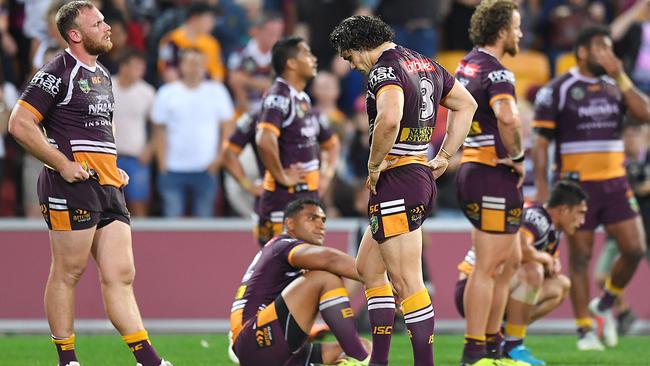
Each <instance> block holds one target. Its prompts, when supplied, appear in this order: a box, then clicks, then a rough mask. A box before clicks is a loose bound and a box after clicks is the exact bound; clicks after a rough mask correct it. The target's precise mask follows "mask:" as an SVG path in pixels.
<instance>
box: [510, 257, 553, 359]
mask: <svg viewBox="0 0 650 366" xmlns="http://www.w3.org/2000/svg"><path fill="white" fill-rule="evenodd" d="M543 281H544V268H543V266H542V264H541V263H538V262H528V263H524V264H522V266H521V268H520V269H519V270H518V271H517V284H516V287H515V288H513V289H512V292H510V294H509V300H508V307H507V312H508V318H507V321H506V344H505V352H506V353H507V354H510V351H511V350H513V349H514V348H516V347H518V346H520V345H522V344H523V343H524V338H526V328H527V326H528V324H529V322H530V316H531V313H532V311H533V308H534V305H535V302H536V300H537V297H538V295H539V290H540V288H541V287H542V283H543Z"/></svg>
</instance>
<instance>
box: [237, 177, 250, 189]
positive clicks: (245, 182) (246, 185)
mask: <svg viewBox="0 0 650 366" xmlns="http://www.w3.org/2000/svg"><path fill="white" fill-rule="evenodd" d="M238 182H239V185H241V186H242V188H244V189H246V190H248V189H250V188H251V187H253V182H251V180H250V179H248V178H246V177H242V178H241V179H239V181H238Z"/></svg>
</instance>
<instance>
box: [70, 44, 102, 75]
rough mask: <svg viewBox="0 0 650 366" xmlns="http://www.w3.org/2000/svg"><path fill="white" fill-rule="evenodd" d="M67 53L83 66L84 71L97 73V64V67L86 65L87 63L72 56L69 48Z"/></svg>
mask: <svg viewBox="0 0 650 366" xmlns="http://www.w3.org/2000/svg"><path fill="white" fill-rule="evenodd" d="M65 52H67V53H68V54H69V55H70V56H72V58H74V59H75V60H76V61H77V63H79V65H81V66H83V67H84V69H87V70H88V71H90V72H95V70H97V65H96V64H95V66H90V65H86V64H85V63H83V62H81V60H79V59H78V58H77V57H75V55H73V54H72V52H71V51H70V49H69V48H66V49H65Z"/></svg>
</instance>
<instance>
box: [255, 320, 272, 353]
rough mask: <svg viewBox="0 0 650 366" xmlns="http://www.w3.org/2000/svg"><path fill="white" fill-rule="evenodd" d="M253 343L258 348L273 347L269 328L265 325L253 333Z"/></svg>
mask: <svg viewBox="0 0 650 366" xmlns="http://www.w3.org/2000/svg"><path fill="white" fill-rule="evenodd" d="M255 341H256V342H257V347H258V348H266V347H271V346H272V345H273V332H272V331H271V326H270V325H267V326H265V327H263V328H261V329H258V330H256V331H255Z"/></svg>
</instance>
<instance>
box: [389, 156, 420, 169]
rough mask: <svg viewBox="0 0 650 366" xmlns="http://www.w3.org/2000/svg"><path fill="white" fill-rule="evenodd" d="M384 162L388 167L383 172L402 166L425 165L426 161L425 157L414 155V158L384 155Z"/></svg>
mask: <svg viewBox="0 0 650 366" xmlns="http://www.w3.org/2000/svg"><path fill="white" fill-rule="evenodd" d="M384 160H386V161H388V162H389V163H390V165H389V166H388V168H386V169H384V170H389V169H393V168H397V167H398V166H403V165H407V164H420V165H427V166H428V161H427V157H426V155H415V156H396V155H386V157H385V158H384Z"/></svg>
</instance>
